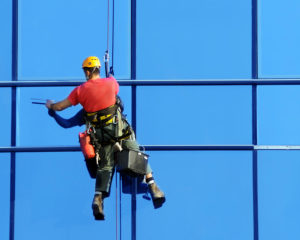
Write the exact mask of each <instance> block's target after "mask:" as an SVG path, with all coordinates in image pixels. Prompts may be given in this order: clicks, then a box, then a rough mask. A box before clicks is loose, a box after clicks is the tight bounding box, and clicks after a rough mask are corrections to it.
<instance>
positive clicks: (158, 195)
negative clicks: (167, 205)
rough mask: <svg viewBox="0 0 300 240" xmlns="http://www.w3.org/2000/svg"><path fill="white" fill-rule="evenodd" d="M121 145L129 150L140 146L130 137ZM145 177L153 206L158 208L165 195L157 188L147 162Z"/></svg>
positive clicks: (136, 149) (137, 148) (137, 149)
mask: <svg viewBox="0 0 300 240" xmlns="http://www.w3.org/2000/svg"><path fill="white" fill-rule="evenodd" d="M122 147H123V148H124V149H130V150H135V151H139V150H140V147H139V145H138V143H137V141H136V140H132V139H129V140H125V141H123V144H122ZM145 178H146V183H147V184H148V188H149V191H150V194H151V197H152V202H153V206H154V208H155V209H156V208H160V207H161V206H162V205H163V203H164V202H165V201H166V197H165V194H164V192H163V191H161V190H160V189H159V187H158V186H157V184H156V182H155V181H154V177H153V173H152V169H151V167H150V164H149V163H148V165H147V169H146V176H145Z"/></svg>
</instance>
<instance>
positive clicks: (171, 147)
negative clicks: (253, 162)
mask: <svg viewBox="0 0 300 240" xmlns="http://www.w3.org/2000/svg"><path fill="white" fill-rule="evenodd" d="M141 150H145V151H231V150H232V151H233V150H240V151H251V150H300V145H144V146H141ZM79 151H81V149H80V147H79V146H52V147H0V153H5V152H79Z"/></svg>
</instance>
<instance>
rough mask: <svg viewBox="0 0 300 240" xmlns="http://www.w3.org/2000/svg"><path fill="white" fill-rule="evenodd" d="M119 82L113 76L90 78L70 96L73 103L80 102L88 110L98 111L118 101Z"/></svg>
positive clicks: (69, 98)
mask: <svg viewBox="0 0 300 240" xmlns="http://www.w3.org/2000/svg"><path fill="white" fill-rule="evenodd" d="M118 92H119V84H118V82H117V81H116V79H115V78H114V77H113V76H110V77H109V78H97V79H93V80H92V79H90V80H88V81H87V82H85V83H83V84H81V85H80V86H78V87H76V88H75V89H74V90H73V91H72V92H71V93H70V95H69V96H68V100H69V101H70V102H71V103H72V105H77V104H78V103H80V104H81V105H82V106H83V108H84V110H85V111H87V112H96V111H99V110H102V109H105V108H107V107H109V106H111V105H114V104H115V103H116V95H117V94H118Z"/></svg>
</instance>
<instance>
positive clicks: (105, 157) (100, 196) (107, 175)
mask: <svg viewBox="0 0 300 240" xmlns="http://www.w3.org/2000/svg"><path fill="white" fill-rule="evenodd" d="M99 155H100V160H99V163H98V165H99V166H98V169H97V176H96V186H95V196H94V200H93V204H92V208H93V213H94V217H95V219H96V220H104V212H103V200H104V198H106V197H108V196H109V194H110V187H111V181H112V177H113V174H114V167H115V159H114V151H113V147H112V145H106V146H103V147H102V148H101V149H100V152H99Z"/></svg>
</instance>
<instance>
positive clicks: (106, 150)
mask: <svg viewBox="0 0 300 240" xmlns="http://www.w3.org/2000/svg"><path fill="white" fill-rule="evenodd" d="M119 119H120V121H121V122H119V124H109V125H107V126H105V127H104V128H103V129H101V128H97V129H96V137H97V139H98V141H99V143H100V144H101V143H107V142H109V141H110V140H111V139H112V137H111V136H114V137H116V136H121V133H122V130H123V129H126V127H127V126H128V124H127V122H126V121H124V120H121V118H119ZM121 143H122V148H123V149H128V150H136V151H139V144H138V143H137V141H136V140H135V136H134V133H132V134H131V135H130V137H129V138H128V139H126V140H122V141H121ZM101 145H102V147H101V148H100V150H99V156H100V160H99V162H98V168H97V175H96V186H95V191H96V192H102V194H103V196H104V197H108V196H109V194H110V187H111V181H112V178H113V174H114V171H115V166H116V159H115V151H114V148H113V145H114V144H101ZM151 172H152V170H151V167H150V165H149V163H148V166H147V171H146V173H147V174H148V173H151Z"/></svg>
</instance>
